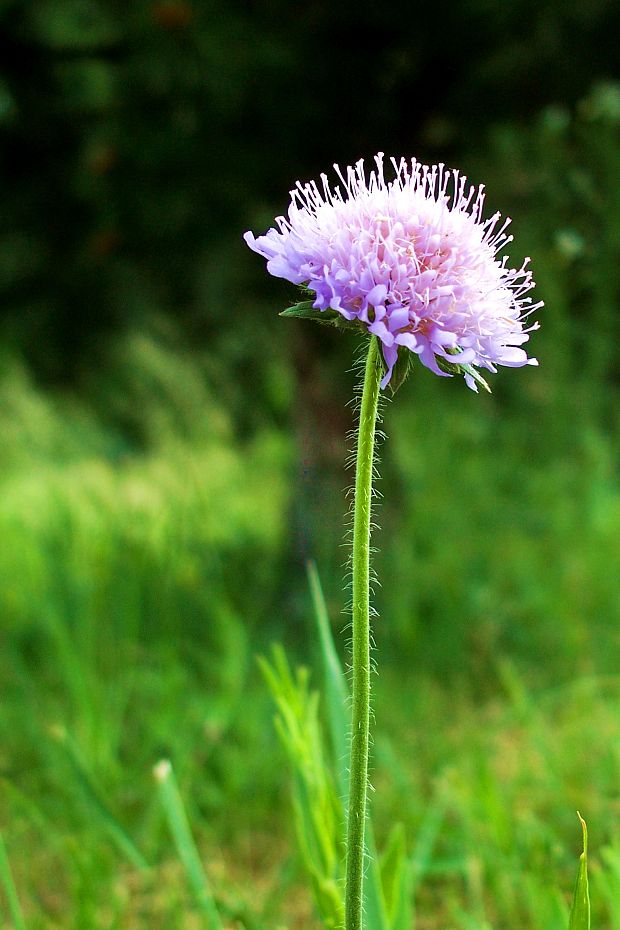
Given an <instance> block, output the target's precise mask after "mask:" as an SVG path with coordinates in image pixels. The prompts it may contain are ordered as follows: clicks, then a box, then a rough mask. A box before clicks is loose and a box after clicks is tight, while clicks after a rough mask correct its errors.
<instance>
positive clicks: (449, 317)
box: [244, 152, 542, 390]
mask: <svg viewBox="0 0 620 930" xmlns="http://www.w3.org/2000/svg"><path fill="white" fill-rule="evenodd" d="M375 162H376V168H375V170H373V171H371V172H370V174H369V175H368V176H366V173H365V171H364V163H363V160H360V161H358V162H357V164H356V165H355V167H349V168H347V169H346V172H345V173H343V172H342V171H341V170H340V169H339V168H338V166H335V169H336V172H337V173H338V176H339V178H340V181H341V183H342V187H340V186H338V187H336V188H335V189H334V190H333V191H332V190H331V189H330V186H329V183H328V180H327V177H326V175H321V182H322V183H321V189H319V187H318V185H317V184H316V183H315V182H310V183H308V184H305V185H302V184H300V183H299V182H298V183H297V186H296V188H295V189H294V190H292V191H291V202H290V205H289V210H288V218H285V217H282V216H281V217H278V218H277V219H276V224H277V227H278V228H277V229H275V228H272V229H270V230H269V231H268V232H267V233H265V235H263V236H258V237H257V238H255V237H254V235H253V234H252V233H251V232H247V233H246V234H245V237H244V238H245V241H246V242H247V244H248V245H249V246H250V248H251V249H253V250H254V251H255V252H258V253H259V255H262V256H263V257H264V258H266V259H267V270H268V271H269V272H270V273H271V274H273V275H275V276H276V277H279V278H285V279H286V280H288V281H291V282H292V283H293V284H300V285H304V286H305V287H306V288H307V289H308V290H310V291H312V292H314V295H315V299H314V302H313V306H314V307H315V308H316V309H318V310H323V311H325V310H327V309H328V308H331V309H332V310H335V311H337V312H338V313H339V314H341V315H342V317H344V319H346V320H355V321H359V322H360V323H362V324H364V325H365V326H366V327H367V328H368V330H369V332H371V333H373V334H374V335H375V336H377V338H378V339H379V340H380V342H381V347H382V352H383V357H384V359H385V364H386V374H385V377H384V378H383V381H382V387H385V386H386V385H387V384H388V383H389V381H390V378H391V375H392V371H393V368H394V365H395V363H396V360H397V357H398V350H399V347H401V346H403V347H405V348H406V349H408V350H410V351H411V352H412V353H414V354H415V355H417V356H418V357H419V359H420V361H421V362H422V364H423V365H425V366H426V367H427V368H429V369H430V370H431V371H433V372H434V373H435V374H437V375H441V376H444V377H450V376H451V373H452V372H454V370H455V367H454V366H455V365H457V366H463V369H458V370H463V371H464V374H465V380H466V382H467V384H468V386H469V387H471V388H472V389H473V390H477V387H476V381H475V379H474V378H473V377H472V375H471V374H470V373H468V372H467V369H468V368H469V369H470V371H471V368H472V367H473V368H474V369H475V368H484V369H487V370H488V371H491V372H495V371H496V370H497V367H496V366H498V365H506V366H509V367H513V368H518V367H520V366H522V365H536V364H538V363H537V361H536V359H533V358H528V357H527V354H526V352H525V350H524V349H523V348H521V346H522V345H523V344H524V343H525V342H527V341H528V339H529V333H530V332H531V330H533V329H537V328H538V323H532V324H530V325H529V326H526V320H527V318H528V317H529V316H530V314H531V313H533V312H534V311H535V310H537V309H538V308H539V307H541V306H542V302H539V303H536V304H533V303H532V300H531V298H530V297H529V296H526V295H527V294H528V292H529V291H530V290H531V289H532V288H533V287H534V282H533V281H532V276H531V272H530V271H529V270H528V268H527V265H528V262H529V259H526V260H525V262H524V263H523V265H522V266H521V267H520V268H519V269H515V268H508V267H507V261H508V259H507V257H506V256H504V257H502V258H499V257H498V253H499V252H500V251H501V250H502V249H503V248H504V246H506V244H507V243H508V242H510V241H511V240H512V236H509V235H507V234H506V229H507V227H508V225H509V223H510V220H509V219H508V218H507V219H505V220H503V222H500V214H499V213H495V214H494V215H493V216H491V217H490V218H489V219H486V220H484V219H483V218H482V209H483V204H484V188H483V186H480V187H477V188H476V187H474V186H472V185H468V183H467V179H466V178H465V177H464V176H463V175H461V174H459V172H458V171H450V170H448V169H446V168H445V167H444V165H441V164H440V165H433V166H431V167H429V166H427V165H422V164H420V163H419V162H417V161H415V159H412V160H411V162H407V161H406V160H405V159H401V160H400V161H396V160H395V159H391V164H392V167H393V170H394V175H395V176H394V178H393V179H392V180H389V181H386V179H385V177H384V170H383V153H381V152H380V153H379V154H378V155H377V156H376V157H375ZM445 369H448V370H445Z"/></svg>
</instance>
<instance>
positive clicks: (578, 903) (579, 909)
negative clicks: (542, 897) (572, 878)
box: [568, 811, 590, 930]
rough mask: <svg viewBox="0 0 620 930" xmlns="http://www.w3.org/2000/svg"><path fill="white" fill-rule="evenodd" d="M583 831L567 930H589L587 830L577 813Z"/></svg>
mask: <svg viewBox="0 0 620 930" xmlns="http://www.w3.org/2000/svg"><path fill="white" fill-rule="evenodd" d="M577 816H578V817H579V820H580V821H581V829H582V831H583V852H582V853H581V856H580V857H579V870H578V872H577V881H576V882H575V894H574V896H573V906H572V908H571V912H570V920H569V923H568V930H590V892H589V890H588V828H587V826H586V822H585V820H584V819H583V817H582V816H581V814H580V813H579V811H577Z"/></svg>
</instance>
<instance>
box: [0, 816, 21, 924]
mask: <svg viewBox="0 0 620 930" xmlns="http://www.w3.org/2000/svg"><path fill="white" fill-rule="evenodd" d="M0 885H2V887H3V888H4V893H5V896H6V900H7V903H8V906H9V914H10V915H11V919H12V921H13V927H14V928H15V930H26V923H25V921H24V915H23V913H22V909H21V906H20V903H19V898H18V897H17V889H16V888H15V882H14V881H13V875H12V872H11V866H10V865H9V857H8V855H7V851H6V848H5V845H4V840H3V839H2V834H1V833H0Z"/></svg>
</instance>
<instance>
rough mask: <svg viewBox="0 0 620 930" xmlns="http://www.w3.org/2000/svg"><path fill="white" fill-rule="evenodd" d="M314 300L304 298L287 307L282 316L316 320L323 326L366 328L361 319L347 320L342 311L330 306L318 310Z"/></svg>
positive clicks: (353, 329)
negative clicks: (314, 305) (339, 311)
mask: <svg viewBox="0 0 620 930" xmlns="http://www.w3.org/2000/svg"><path fill="white" fill-rule="evenodd" d="M312 304H313V301H312V300H303V301H302V302H301V303H299V304H295V306H294V307H287V308H286V310H282V312H281V313H280V316H285V317H294V318H295V319H297V320H314V321H315V323H322V324H323V326H335V327H336V328H337V329H348V330H352V331H355V332H359V331H360V330H361V329H365V328H366V327H365V326H364V324H363V323H360V321H359V320H345V318H344V317H343V316H342V314H341V313H338V311H337V310H332V309H331V307H328V308H327V310H317V309H316V307H313V306H312Z"/></svg>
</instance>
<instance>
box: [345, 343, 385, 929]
mask: <svg viewBox="0 0 620 930" xmlns="http://www.w3.org/2000/svg"><path fill="white" fill-rule="evenodd" d="M380 380H381V365H380V361H379V350H378V347H377V340H376V339H375V337H374V336H373V337H372V338H371V340H370V345H369V348H368V357H367V359H366V370H365V374H364V388H363V393H362V405H361V409H360V418H359V432H358V439H357V460H356V466H355V506H354V517H353V605H352V606H353V649H352V666H353V681H352V684H353V695H352V714H351V765H350V776H349V807H348V824H347V865H346V887H345V930H362V909H363V885H364V834H365V828H366V796H367V790H368V743H369V731H370V532H371V522H370V521H371V510H372V477H373V459H374V448H375V430H376V423H377V405H378V401H379V382H380Z"/></svg>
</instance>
